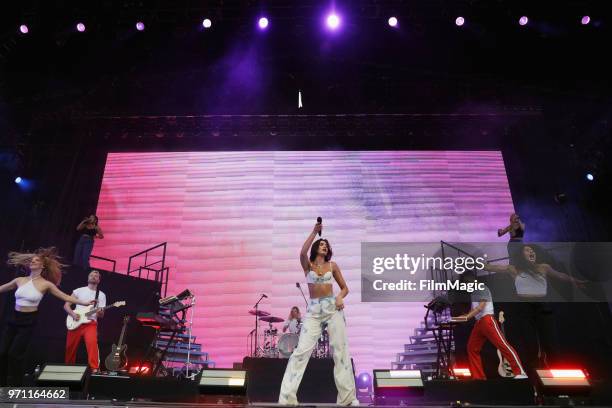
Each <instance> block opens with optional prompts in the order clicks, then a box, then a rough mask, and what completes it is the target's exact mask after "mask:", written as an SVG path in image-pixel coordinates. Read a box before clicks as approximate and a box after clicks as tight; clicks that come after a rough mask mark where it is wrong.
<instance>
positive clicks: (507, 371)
mask: <svg viewBox="0 0 612 408" xmlns="http://www.w3.org/2000/svg"><path fill="white" fill-rule="evenodd" d="M498 320H499V325H500V327H501V332H502V335H503V336H504V337H506V331H505V329H504V322H505V321H506V319H505V318H504V312H499V319H498ZM497 357H498V358H499V366H498V367H497V372H498V373H499V375H500V376H501V377H504V378H506V377H514V373H512V367H510V363H509V362H508V360H506V359H505V358H504V356H502V353H501V352H500V351H499V350H497Z"/></svg>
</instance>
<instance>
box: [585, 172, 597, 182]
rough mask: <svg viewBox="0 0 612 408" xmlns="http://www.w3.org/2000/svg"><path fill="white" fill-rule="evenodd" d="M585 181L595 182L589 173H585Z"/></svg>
mask: <svg viewBox="0 0 612 408" xmlns="http://www.w3.org/2000/svg"><path fill="white" fill-rule="evenodd" d="M586 179H587V180H589V181H593V180H595V176H593V175H592V174H591V173H587V175H586Z"/></svg>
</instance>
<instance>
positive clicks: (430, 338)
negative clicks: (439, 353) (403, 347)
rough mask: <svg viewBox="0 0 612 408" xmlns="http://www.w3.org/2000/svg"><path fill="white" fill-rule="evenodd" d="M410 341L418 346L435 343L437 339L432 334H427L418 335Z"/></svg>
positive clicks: (411, 337)
mask: <svg viewBox="0 0 612 408" xmlns="http://www.w3.org/2000/svg"><path fill="white" fill-rule="evenodd" d="M410 341H411V342H412V343H417V344H419V343H424V342H426V341H429V342H434V343H435V341H436V339H435V337H434V335H433V334H432V333H427V334H416V335H413V336H410Z"/></svg>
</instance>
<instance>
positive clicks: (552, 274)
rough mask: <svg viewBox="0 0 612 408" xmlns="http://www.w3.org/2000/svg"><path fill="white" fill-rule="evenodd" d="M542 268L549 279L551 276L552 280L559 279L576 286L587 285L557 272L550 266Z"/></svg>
mask: <svg viewBox="0 0 612 408" xmlns="http://www.w3.org/2000/svg"><path fill="white" fill-rule="evenodd" d="M540 268H541V270H542V271H543V272H544V274H545V275H546V276H547V277H548V276H550V277H551V278H555V279H559V280H561V281H565V282H570V283H572V284H574V285H583V284H585V283H587V281H584V280H580V279H576V278H574V277H573V276H570V275H567V274H565V273H561V272H559V271H557V270H555V269H554V268H553V267H552V266H550V265H548V264H542V265H541V266H540Z"/></svg>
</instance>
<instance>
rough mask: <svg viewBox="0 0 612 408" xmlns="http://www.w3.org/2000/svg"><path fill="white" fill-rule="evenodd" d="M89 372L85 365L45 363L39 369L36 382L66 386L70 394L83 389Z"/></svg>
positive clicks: (42, 385) (46, 385)
mask: <svg viewBox="0 0 612 408" xmlns="http://www.w3.org/2000/svg"><path fill="white" fill-rule="evenodd" d="M88 374H89V367H87V366H86V365H65V364H46V365H45V366H44V367H43V369H42V370H41V372H40V374H39V375H38V378H37V379H36V384H37V385H39V386H41V387H67V388H68V389H69V390H70V392H71V394H72V396H74V397H77V395H76V394H75V393H81V392H83V391H84V388H86V387H85V381H86V379H87V375H88Z"/></svg>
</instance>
